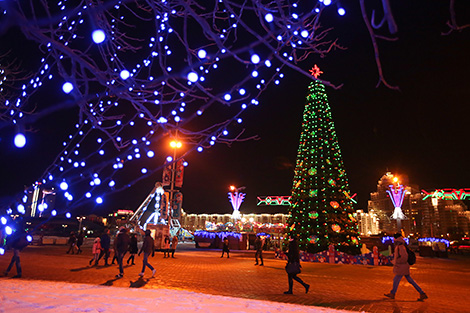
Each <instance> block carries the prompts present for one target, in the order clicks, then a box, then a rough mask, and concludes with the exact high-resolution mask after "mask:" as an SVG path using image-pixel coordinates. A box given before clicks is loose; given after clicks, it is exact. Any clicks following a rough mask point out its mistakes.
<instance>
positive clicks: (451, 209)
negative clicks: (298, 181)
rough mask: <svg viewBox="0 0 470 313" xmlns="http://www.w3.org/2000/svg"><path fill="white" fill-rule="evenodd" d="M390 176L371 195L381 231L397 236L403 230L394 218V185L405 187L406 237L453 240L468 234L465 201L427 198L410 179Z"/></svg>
mask: <svg viewBox="0 0 470 313" xmlns="http://www.w3.org/2000/svg"><path fill="white" fill-rule="evenodd" d="M397 178H398V177H397V176H394V175H392V174H391V173H386V174H385V175H384V176H382V177H381V179H380V180H379V181H378V184H377V191H375V192H373V193H371V196H370V197H371V199H370V200H369V205H368V209H369V212H374V213H375V214H376V216H377V219H378V224H379V226H378V232H384V233H387V234H393V233H396V232H398V231H399V229H398V227H397V225H398V223H397V220H396V219H393V218H392V215H393V213H394V210H395V207H394V204H393V202H392V200H391V198H390V193H387V190H390V186H396V185H397V184H398V183H399V184H401V185H402V186H403V191H404V196H403V203H402V205H401V210H402V212H403V214H404V216H405V219H404V220H402V221H401V230H402V231H403V232H404V233H405V235H407V236H408V235H414V236H418V237H452V236H455V237H456V238H458V237H461V236H464V235H468V234H469V231H470V212H469V211H468V207H467V206H466V205H465V203H464V202H463V201H461V200H450V199H442V198H432V197H428V196H426V194H425V193H423V192H422V191H421V190H420V189H419V187H418V186H417V185H412V184H410V183H409V181H408V177H406V176H400V177H399V180H398V179H397Z"/></svg>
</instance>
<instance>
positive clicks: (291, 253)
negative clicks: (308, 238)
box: [284, 236, 310, 295]
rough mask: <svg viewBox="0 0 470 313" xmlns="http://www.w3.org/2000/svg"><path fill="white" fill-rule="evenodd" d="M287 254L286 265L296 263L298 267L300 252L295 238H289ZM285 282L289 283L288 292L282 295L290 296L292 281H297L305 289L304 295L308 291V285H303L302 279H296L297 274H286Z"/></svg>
mask: <svg viewBox="0 0 470 313" xmlns="http://www.w3.org/2000/svg"><path fill="white" fill-rule="evenodd" d="M288 249H289V250H288V252H287V263H288V264H289V263H298V264H299V267H300V250H299V243H298V242H297V237H296V236H291V241H290V242H289V248H288ZM287 280H288V282H289V290H288V291H285V292H284V294H288V295H291V294H292V292H293V285H294V280H295V281H298V282H299V283H300V284H301V285H302V286H304V288H305V293H307V292H308V290H309V289H310V285H309V284H306V283H304V281H303V280H302V279H300V278H299V277H297V274H289V273H287Z"/></svg>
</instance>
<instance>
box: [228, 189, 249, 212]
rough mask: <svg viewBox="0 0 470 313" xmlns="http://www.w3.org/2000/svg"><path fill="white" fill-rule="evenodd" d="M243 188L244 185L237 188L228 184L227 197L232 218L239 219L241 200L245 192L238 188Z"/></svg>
mask: <svg viewBox="0 0 470 313" xmlns="http://www.w3.org/2000/svg"><path fill="white" fill-rule="evenodd" d="M243 189H245V187H240V188H237V187H235V186H230V192H229V193H228V199H229V201H230V203H232V207H233V213H232V218H233V219H234V220H238V219H240V206H241V205H242V202H243V200H244V199H245V195H246V194H245V193H242V192H240V190H243Z"/></svg>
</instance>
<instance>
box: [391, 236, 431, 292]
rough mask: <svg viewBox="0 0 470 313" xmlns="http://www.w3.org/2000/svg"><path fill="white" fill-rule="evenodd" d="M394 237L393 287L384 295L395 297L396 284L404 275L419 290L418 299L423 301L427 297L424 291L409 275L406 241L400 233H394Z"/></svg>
mask: <svg viewBox="0 0 470 313" xmlns="http://www.w3.org/2000/svg"><path fill="white" fill-rule="evenodd" d="M393 237H394V238H395V241H394V243H395V250H394V253H393V261H392V263H393V274H395V277H394V278H393V287H392V290H391V291H390V293H386V294H384V296H386V297H388V298H390V299H395V294H396V293H397V289H398V285H399V284H400V280H401V279H402V278H403V276H405V278H406V280H407V281H408V282H409V283H410V284H411V285H412V286H413V287H415V289H416V291H418V292H419V298H418V301H423V300H424V299H427V298H428V296H427V295H426V293H424V291H423V290H422V289H421V288H420V287H419V286H418V284H417V283H416V282H415V281H414V280H413V278H411V276H410V265H409V264H408V252H407V251H406V247H405V245H406V242H405V240H404V239H403V237H402V235H401V234H400V233H396V234H395V235H394V236H393Z"/></svg>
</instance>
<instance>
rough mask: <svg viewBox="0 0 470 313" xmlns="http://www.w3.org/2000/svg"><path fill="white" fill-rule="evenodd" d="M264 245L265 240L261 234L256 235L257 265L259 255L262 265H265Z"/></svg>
mask: <svg viewBox="0 0 470 313" xmlns="http://www.w3.org/2000/svg"><path fill="white" fill-rule="evenodd" d="M263 246H264V240H263V239H261V236H256V239H255V250H256V252H255V259H256V263H255V265H258V257H259V259H260V261H261V264H260V266H263V265H264V264H263Z"/></svg>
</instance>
